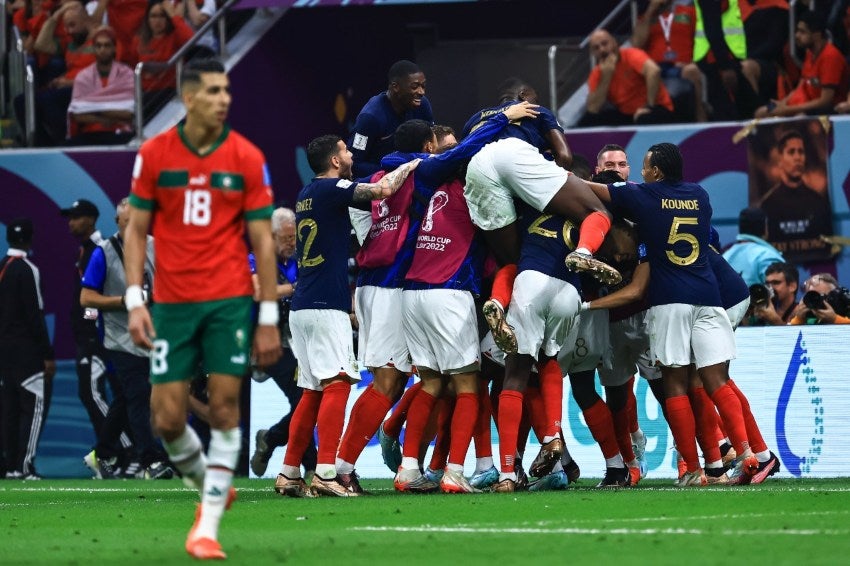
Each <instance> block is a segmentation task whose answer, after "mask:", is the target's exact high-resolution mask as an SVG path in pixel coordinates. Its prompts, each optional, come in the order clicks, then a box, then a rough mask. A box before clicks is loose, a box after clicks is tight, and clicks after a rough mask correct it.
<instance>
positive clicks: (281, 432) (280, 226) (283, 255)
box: [248, 207, 316, 476]
mask: <svg viewBox="0 0 850 566" xmlns="http://www.w3.org/2000/svg"><path fill="white" fill-rule="evenodd" d="M272 237H273V238H274V245H275V252H276V253H277V299H278V309H279V311H280V318H279V324H280V338H281V341H282V343H283V355H282V356H281V357H280V359H279V360H278V361H277V363H275V364H274V365H273V366H270V367H267V368H265V373H264V372H262V371H260V370H255V371H254V380H255V381H258V382H262V381H265V380H266V379H268V378H269V377H271V378H272V379H273V380H274V382H275V383H276V384H277V386H278V387H279V388H280V390H281V391H283V394H284V395H286V399H287V401H289V413H287V414H286V415H284V416H283V418H281V419H280V421H278V422H277V423H276V424H275V425H273V426H272V427H270V428H269V429H262V430H258V431H257V436H256V441H257V444H256V447H255V449H254V454H253V455H252V456H251V470H252V471H253V472H254V473H255V474H256V475H258V476H262V475H263V474H264V473H266V468H267V467H268V465H269V460H270V459H271V457H272V453H274V450H275V448H277V447H279V446H286V444H287V443H288V442H289V422H290V420H291V418H292V411H294V410H295V407H296V406H298V401H299V400H300V399H301V392H302V391H303V390H302V389H301V388H300V387H298V383H297V379H296V370H297V369H298V361H297V360H296V359H295V355H294V354H293V353H292V348H291V347H290V345H289V341H290V339H291V337H292V334H291V332H290V331H289V307H290V302H291V301H292V295H293V294H294V293H295V286H296V285H297V280H298V265H297V263H298V262H297V258H296V257H295V212H293V211H292V210H291V209H289V208H284V207H280V208H277V209H275V211H274V212H273V213H272ZM248 260H249V262H250V263H251V271H252V273H253V271H254V257H253V254H251V255H249V256H248ZM253 277H254V279H255V281H254V288H255V289H258V282H257V281H256V277H257V276H256V274H255V275H254V276H253ZM311 438H312V435H311ZM302 462H303V464H304V468H305V470H306V471H308V472H312V471H313V470H315V469H316V443H315V441H313V440H312V439H311V440H310V444H309V446H307V450H306V452H305V454H304V459H303V460H302Z"/></svg>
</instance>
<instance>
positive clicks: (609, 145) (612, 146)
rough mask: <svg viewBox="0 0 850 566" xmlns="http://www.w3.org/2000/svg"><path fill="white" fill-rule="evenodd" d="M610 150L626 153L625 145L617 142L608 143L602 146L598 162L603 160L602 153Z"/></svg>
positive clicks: (597, 157)
mask: <svg viewBox="0 0 850 566" xmlns="http://www.w3.org/2000/svg"><path fill="white" fill-rule="evenodd" d="M609 151H622V152H623V153H626V149H625V148H624V147H623V146H621V145H619V144H616V143H606V144H605V145H603V146H602V149H600V150H599V153H597V154H596V163H599V162H600V161H602V154H603V153H606V152H609Z"/></svg>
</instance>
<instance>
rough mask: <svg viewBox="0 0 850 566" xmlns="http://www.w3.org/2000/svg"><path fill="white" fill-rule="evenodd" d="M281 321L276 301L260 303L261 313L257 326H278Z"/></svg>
mask: <svg viewBox="0 0 850 566" xmlns="http://www.w3.org/2000/svg"><path fill="white" fill-rule="evenodd" d="M279 320H280V313H279V312H278V309H277V302H275V301H260V313H259V316H258V317H257V324H259V325H260V326H277V323H278V321H279Z"/></svg>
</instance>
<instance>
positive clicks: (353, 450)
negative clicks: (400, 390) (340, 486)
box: [337, 386, 393, 464]
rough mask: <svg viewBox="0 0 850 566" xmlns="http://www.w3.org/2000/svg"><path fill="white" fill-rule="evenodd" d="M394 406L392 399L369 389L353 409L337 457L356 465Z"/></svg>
mask: <svg viewBox="0 0 850 566" xmlns="http://www.w3.org/2000/svg"><path fill="white" fill-rule="evenodd" d="M392 406H393V402H392V399H390V398H389V397H387V396H386V395H384V394H383V393H380V392H378V391H376V390H375V388H374V387H372V386H369V387H367V388H366V390H365V391H364V392H363V394H362V395H360V398H359V399H357V402H356V403H354V406H353V407H352V408H351V416H350V417H349V419H348V427H347V428H346V429H345V434H344V435H343V437H342V442H341V443H340V445H339V454H337V457H338V458H339V459H340V460H343V461H345V462H348V463H350V464H354V463H355V462H356V461H357V458H358V457H359V456H360V453H361V452H363V449H364V448H366V444H368V443H369V440H370V439H371V438H372V435H374V434H375V432H376V431H377V430H378V427H379V426H380V424H381V421H383V420H384V417H385V416H386V414H387V411H389V410H390V407H392Z"/></svg>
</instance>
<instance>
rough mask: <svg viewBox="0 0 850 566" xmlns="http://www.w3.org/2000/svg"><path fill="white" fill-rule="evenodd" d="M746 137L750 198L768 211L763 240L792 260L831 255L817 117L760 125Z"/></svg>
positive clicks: (823, 143)
mask: <svg viewBox="0 0 850 566" xmlns="http://www.w3.org/2000/svg"><path fill="white" fill-rule="evenodd" d="M827 124H828V122H827ZM748 139H749V143H748V151H747V153H748V156H749V170H750V171H749V172H750V175H749V178H750V198H749V202H750V206H754V207H759V208H761V209H762V210H764V212H765V214H766V215H767V218H768V234H767V240H768V241H769V242H770V243H771V244H773V246H774V247H776V249H778V250H779V251H780V252H782V255H784V256H785V259H786V260H788V261H789V262H792V263H810V262H815V261H825V260H828V259H830V258H831V257H832V249H831V247H830V245H829V244H827V243H826V242H824V241H823V240H822V239H821V236H831V235H832V234H833V228H832V206H831V204H830V200H829V187H828V180H829V176H828V175H827V158H828V156H829V130H828V128H825V127H824V123H823V122H821V121H820V120H819V119H817V118H806V119H801V120H793V121H783V122H776V123H769V124H759V126H758V128H756V129H755V130H753V132H752V133H751V134H750V135H749V138H748Z"/></svg>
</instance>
